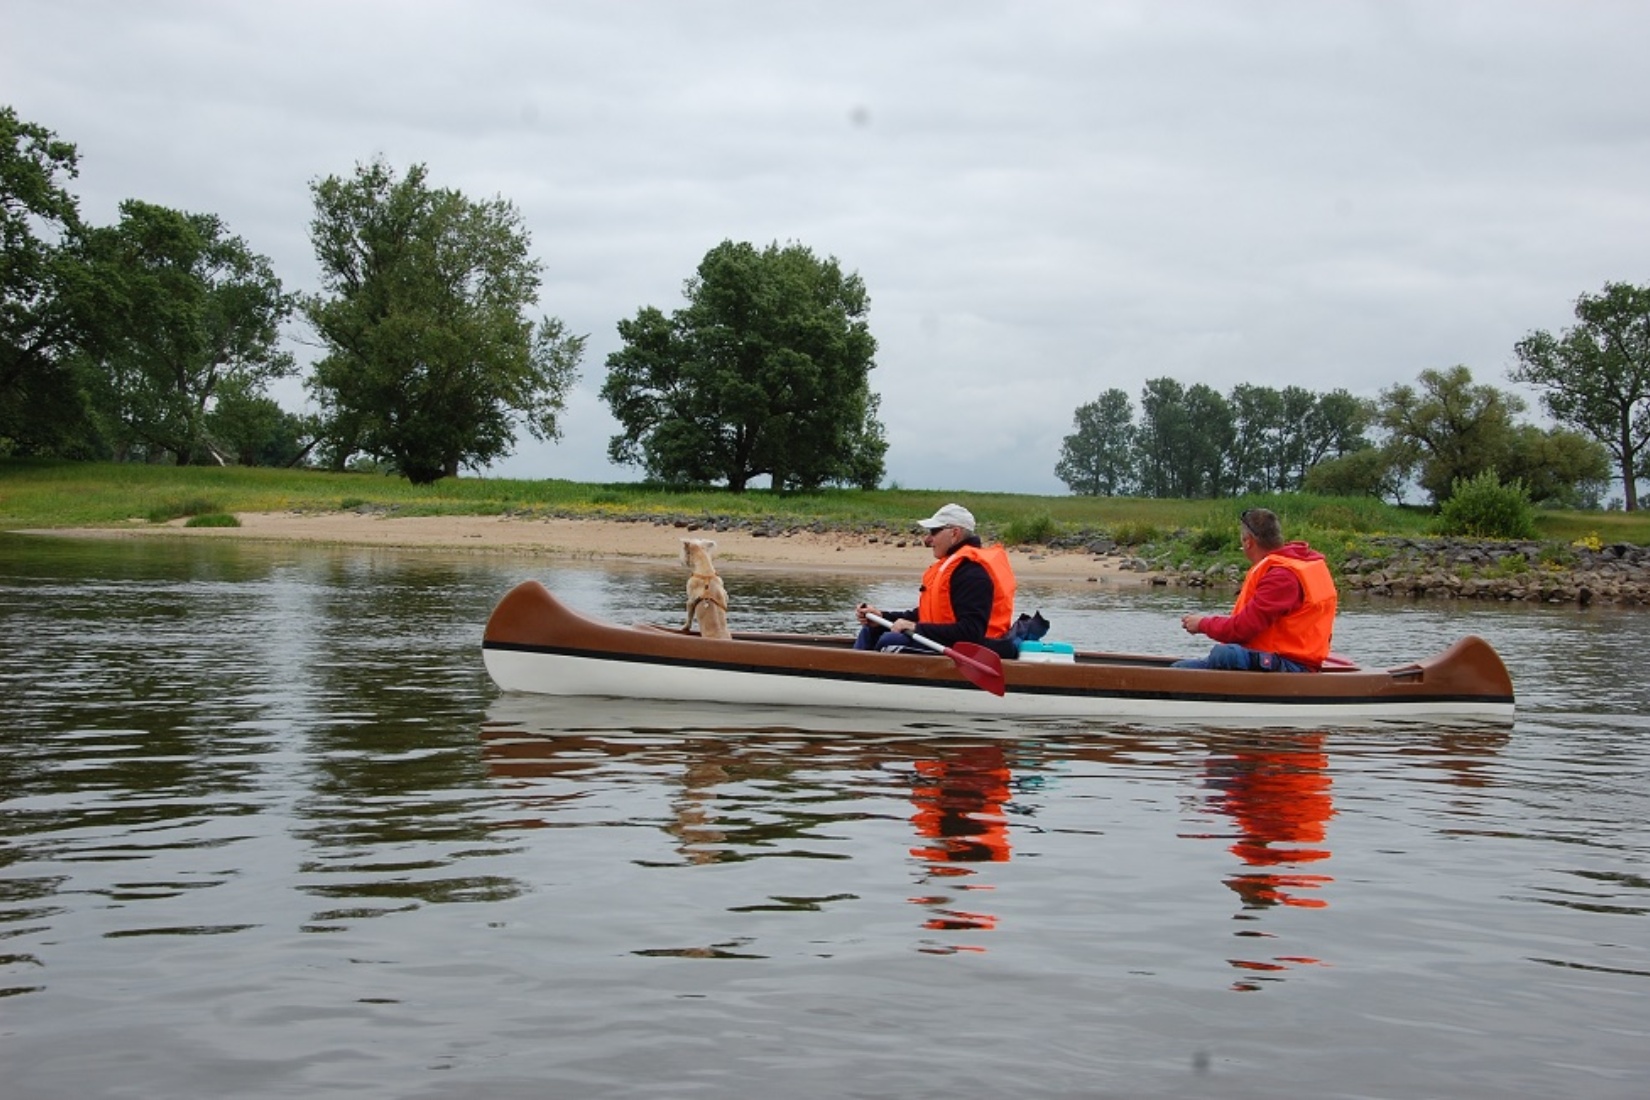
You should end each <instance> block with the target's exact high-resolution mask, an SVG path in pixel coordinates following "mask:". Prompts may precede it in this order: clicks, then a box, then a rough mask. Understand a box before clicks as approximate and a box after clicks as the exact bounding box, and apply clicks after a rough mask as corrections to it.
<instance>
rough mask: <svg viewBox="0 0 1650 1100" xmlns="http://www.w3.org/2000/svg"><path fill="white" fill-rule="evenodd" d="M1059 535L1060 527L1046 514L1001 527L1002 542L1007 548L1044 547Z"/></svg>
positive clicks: (1016, 520)
mask: <svg viewBox="0 0 1650 1100" xmlns="http://www.w3.org/2000/svg"><path fill="white" fill-rule="evenodd" d="M1059 535H1060V525H1059V524H1057V523H1055V522H1054V517H1053V516H1051V515H1049V514H1048V513H1047V512H1040V513H1038V514H1037V515H1035V516H1027V517H1023V518H1021V519H1015V520H1010V521H1009V522H1008V523H1007V524H1006V525H1004V527H1003V541H1004V542H1005V543H1007V544H1008V545H1009V546H1025V545H1038V546H1042V545H1046V544H1048V543H1049V542H1050V541H1052V540H1053V539H1055V538H1058V537H1059Z"/></svg>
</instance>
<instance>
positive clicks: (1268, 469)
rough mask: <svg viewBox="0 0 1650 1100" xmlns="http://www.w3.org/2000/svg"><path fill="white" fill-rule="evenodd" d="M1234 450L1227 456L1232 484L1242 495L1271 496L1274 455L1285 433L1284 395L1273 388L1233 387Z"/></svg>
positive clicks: (1228, 473)
mask: <svg viewBox="0 0 1650 1100" xmlns="http://www.w3.org/2000/svg"><path fill="white" fill-rule="evenodd" d="M1227 400H1228V402H1229V404H1230V405H1231V409H1232V446H1231V449H1230V450H1229V451H1227V453H1226V468H1227V477H1228V479H1229V484H1230V485H1231V487H1232V489H1233V490H1234V491H1236V492H1239V493H1269V492H1272V491H1274V490H1275V489H1277V488H1278V486H1277V485H1276V483H1275V482H1274V480H1273V469H1274V459H1273V452H1274V448H1275V447H1276V445H1277V439H1278V436H1279V435H1280V434H1281V433H1282V432H1283V395H1282V394H1280V393H1279V392H1278V391H1277V390H1275V389H1273V388H1272V387H1270V386H1256V385H1253V384H1252V383H1249V382H1240V383H1238V384H1237V385H1236V386H1233V387H1232V392H1231V395H1230V396H1229V397H1228V399H1227Z"/></svg>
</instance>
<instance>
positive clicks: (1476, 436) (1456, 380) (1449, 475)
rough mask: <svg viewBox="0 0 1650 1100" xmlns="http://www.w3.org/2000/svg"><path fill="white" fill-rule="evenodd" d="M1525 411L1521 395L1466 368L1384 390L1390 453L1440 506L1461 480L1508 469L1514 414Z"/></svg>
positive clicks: (1383, 422)
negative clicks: (1475, 379) (1479, 380)
mask: <svg viewBox="0 0 1650 1100" xmlns="http://www.w3.org/2000/svg"><path fill="white" fill-rule="evenodd" d="M1523 410H1524V401H1523V399H1522V398H1520V397H1518V396H1517V395H1516V394H1511V393H1507V392H1505V391H1503V390H1498V389H1496V388H1495V387H1494V386H1487V385H1479V384H1476V383H1474V382H1473V380H1472V371H1470V370H1469V369H1467V368H1466V367H1464V366H1455V367H1451V368H1450V369H1448V370H1424V371H1422V372H1421V374H1420V377H1419V379H1418V385H1416V386H1410V385H1397V386H1392V387H1390V388H1388V389H1385V390H1382V391H1381V396H1380V401H1379V416H1380V423H1381V426H1382V427H1383V428H1385V429H1386V430H1387V432H1388V433H1389V434H1388V440H1387V451H1388V453H1390V454H1392V455H1393V456H1394V459H1395V461H1397V462H1398V463H1399V465H1400V466H1401V467H1402V468H1403V469H1404V470H1405V471H1406V472H1407V471H1417V472H1418V474H1417V479H1416V480H1417V481H1418V482H1419V483H1420V486H1421V488H1422V489H1424V490H1426V492H1427V493H1428V494H1429V495H1430V496H1431V497H1432V500H1433V502H1434V503H1435V504H1442V503H1443V502H1444V501H1446V500H1448V499H1449V496H1450V493H1451V492H1452V491H1453V489H1452V486H1453V485H1454V484H1455V483H1456V482H1457V481H1462V482H1465V481H1470V480H1472V479H1473V478H1474V477H1477V476H1478V475H1479V474H1481V473H1483V472H1484V471H1485V470H1505V469H1506V468H1507V467H1508V465H1509V463H1510V461H1511V459H1512V447H1513V441H1514V431H1513V429H1514V417H1515V416H1517V414H1518V413H1520V412H1522V411H1523Z"/></svg>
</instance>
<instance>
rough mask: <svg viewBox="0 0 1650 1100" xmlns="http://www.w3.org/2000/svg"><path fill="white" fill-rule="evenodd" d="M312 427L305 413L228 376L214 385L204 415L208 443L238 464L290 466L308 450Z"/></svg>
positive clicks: (301, 458)
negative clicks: (213, 394) (290, 409)
mask: <svg viewBox="0 0 1650 1100" xmlns="http://www.w3.org/2000/svg"><path fill="white" fill-rule="evenodd" d="M312 432H313V429H312V427H311V426H310V424H309V423H308V420H307V418H306V417H303V416H299V415H297V414H295V413H289V412H287V411H286V410H285V409H283V408H281V406H280V405H279V404H277V403H276V402H275V401H274V400H273V399H271V398H269V397H266V396H264V395H263V394H262V393H259V392H257V391H256V390H254V389H253V388H251V387H250V386H248V385H247V384H246V383H245V382H244V381H243V380H241V379H230V380H228V381H226V382H225V383H224V384H223V385H222V386H220V387H219V388H218V396H217V401H216V402H214V403H213V406H212V411H211V412H209V413H207V415H206V434H207V438H208V440H209V441H210V447H211V449H212V450H213V452H214V453H216V454H221V455H224V456H226V457H227V458H229V459H231V460H233V461H234V462H236V463H238V464H240V465H242V466H294V465H297V464H298V463H299V462H301V461H302V460H303V458H304V455H305V454H306V453H307V452H308V448H307V447H306V446H305V442H306V440H308V439H310V438H312Z"/></svg>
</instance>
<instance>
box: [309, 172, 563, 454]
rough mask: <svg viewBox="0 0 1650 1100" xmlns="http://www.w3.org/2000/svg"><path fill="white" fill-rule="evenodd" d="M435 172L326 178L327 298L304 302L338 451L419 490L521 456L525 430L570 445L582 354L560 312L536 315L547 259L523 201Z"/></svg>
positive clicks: (319, 391)
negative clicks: (437, 180) (441, 181)
mask: <svg viewBox="0 0 1650 1100" xmlns="http://www.w3.org/2000/svg"><path fill="white" fill-rule="evenodd" d="M426 176H427V172H426V170H425V167H424V166H423V165H421V164H419V165H414V166H413V167H412V168H410V169H408V170H407V173H406V175H405V176H402V177H400V178H397V177H396V174H395V172H394V171H393V170H392V169H391V168H390V167H389V166H388V165H386V164H385V163H384V162H383V161H374V162H373V163H371V164H366V165H358V166H357V167H356V171H355V175H354V176H353V177H351V178H349V179H342V178H340V177H338V176H328V177H327V178H326V179H324V180H320V181H318V182H316V183H314V184H313V185H312V187H311V192H312V195H313V198H314V201H315V218H314V220H313V221H312V222H311V223H310V237H311V239H312V240H313V242H314V244H315V252H316V256H317V258H318V259H319V261H320V264H321V285H322V289H323V291H324V293H322V294H319V295H314V296H311V297H309V298H307V299H305V300H304V302H303V312H304V315H305V316H306V317H307V318H308V320H309V322H310V324H311V325H313V326H314V328H315V330H316V331H317V332H318V333H319V334H320V336H321V338H322V340H323V341H324V342H325V346H326V349H327V354H326V356H325V357H324V358H323V359H321V361H320V362H318V363H317V364H316V365H315V370H314V373H313V375H312V376H311V377H310V380H309V383H308V386H309V389H310V392H311V393H312V394H313V395H314V396H315V398H316V400H317V401H318V403H319V404H320V406H321V410H322V412H321V416H322V423H323V431H324V432H325V434H326V440H325V443H324V445H323V451H324V453H326V454H327V455H328V456H329V458H330V460H331V461H332V462H333V463H334V464H335V465H339V466H342V465H343V464H344V463H345V462H347V461H348V460H349V458H350V457H351V456H352V455H354V454H358V453H364V454H367V455H371V456H373V457H374V458H378V459H382V460H385V461H388V462H390V463H392V464H393V465H394V467H395V468H396V469H397V470H398V471H399V472H400V473H401V474H403V475H404V476H405V477H406V478H407V479H408V480H410V481H412V482H413V483H415V484H429V483H431V482H433V481H436V480H438V479H439V478H442V477H454V476H456V475H457V474H458V470H459V467H460V466H469V467H472V468H478V467H481V466H485V465H486V464H488V463H489V462H492V461H494V460H495V459H498V458H501V457H503V456H505V455H508V454H510V453H511V451H512V450H513V449H514V446H515V437H516V431H517V428H518V427H525V428H526V429H527V430H528V431H529V432H531V433H532V434H533V435H534V436H535V437H536V438H539V439H555V438H559V437H560V435H561V425H560V422H559V416H560V414H561V412H562V411H563V410H564V408H565V396H566V393H567V390H568V389H569V387H571V386H572V384H573V382H574V381H575V380H576V378H577V371H578V364H579V359H580V358H581V357H582V355H583V354H584V337H582V336H572V335H569V334H568V333H567V331H566V328H565V326H564V325H563V324H562V322H561V321H559V320H556V319H554V318H551V317H544V318H542V319H541V320H540V321H539V322H538V323H537V324H534V323H533V322H532V321H530V320H529V319H528V318H527V316H526V315H525V311H526V309H527V307H528V306H529V305H530V304H531V303H533V302H534V301H535V300H536V299H537V296H538V290H539V282H540V275H541V272H542V265H541V264H540V263H539V262H538V261H537V260H534V259H532V258H531V257H530V256H529V254H528V250H529V247H530V239H529V234H528V232H527V230H526V228H525V227H524V226H523V225H522V220H521V215H520V213H519V212H518V211H517V210H516V208H515V207H514V205H512V204H511V203H509V202H507V201H505V200H503V199H493V200H490V201H484V202H477V201H473V200H471V199H468V198H466V197H465V196H464V195H463V194H461V193H460V192H458V191H453V190H445V189H437V188H433V187H431V186H429V185H428V183H427V182H426Z"/></svg>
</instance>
